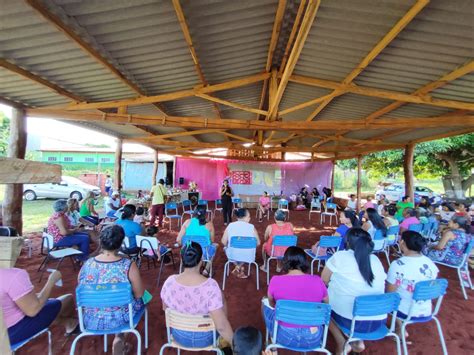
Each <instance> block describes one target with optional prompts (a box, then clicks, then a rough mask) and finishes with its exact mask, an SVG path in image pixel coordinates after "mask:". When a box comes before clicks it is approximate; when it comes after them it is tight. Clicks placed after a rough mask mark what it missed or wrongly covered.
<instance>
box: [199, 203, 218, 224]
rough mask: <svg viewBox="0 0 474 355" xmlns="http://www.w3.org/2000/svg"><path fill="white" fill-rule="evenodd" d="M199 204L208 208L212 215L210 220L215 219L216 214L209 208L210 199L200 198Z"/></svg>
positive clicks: (207, 211) (207, 210)
mask: <svg viewBox="0 0 474 355" xmlns="http://www.w3.org/2000/svg"><path fill="white" fill-rule="evenodd" d="M197 205H198V206H200V207H204V208H206V214H209V215H210V220H211V221H212V220H213V219H214V214H213V212H212V210H210V209H209V201H208V200H198V204H197Z"/></svg>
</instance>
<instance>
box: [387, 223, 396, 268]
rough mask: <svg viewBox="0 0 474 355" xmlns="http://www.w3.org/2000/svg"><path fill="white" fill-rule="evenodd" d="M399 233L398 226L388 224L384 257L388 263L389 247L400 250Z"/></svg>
mask: <svg viewBox="0 0 474 355" xmlns="http://www.w3.org/2000/svg"><path fill="white" fill-rule="evenodd" d="M399 233H400V226H399V225H396V226H390V227H388V229H387V237H386V238H385V248H384V252H385V257H386V258H387V262H388V263H389V264H390V247H394V248H396V249H398V251H399V252H400V247H399V246H398V239H399Z"/></svg>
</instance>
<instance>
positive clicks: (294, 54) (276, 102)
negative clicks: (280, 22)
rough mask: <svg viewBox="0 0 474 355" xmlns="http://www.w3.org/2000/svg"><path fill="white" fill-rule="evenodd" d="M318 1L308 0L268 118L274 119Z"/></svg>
mask: <svg viewBox="0 0 474 355" xmlns="http://www.w3.org/2000/svg"><path fill="white" fill-rule="evenodd" d="M320 3H321V1H320V0H309V2H308V6H307V8H306V11H305V14H304V18H303V21H302V22H301V26H300V29H299V31H298V34H297V36H296V39H295V44H294V45H293V48H292V50H291V54H290V56H289V58H288V62H287V63H286V66H285V70H284V71H283V74H282V76H281V80H280V83H279V85H278V89H277V93H276V95H275V100H274V101H273V103H272V105H271V106H270V107H269V109H268V119H270V120H272V119H274V118H275V117H276V115H277V112H278V106H279V105H280V101H281V99H282V98H283V93H284V92H285V89H286V86H287V85H288V81H289V79H290V76H291V74H292V73H293V70H294V68H295V66H296V63H297V62H298V59H299V57H300V54H301V51H302V50H303V47H304V44H305V42H306V38H307V37H308V34H309V31H310V30H311V27H312V25H313V22H314V19H315V18H316V13H317V12H318V9H319V5H320Z"/></svg>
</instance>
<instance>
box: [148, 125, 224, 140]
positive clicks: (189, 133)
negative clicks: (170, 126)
mask: <svg viewBox="0 0 474 355" xmlns="http://www.w3.org/2000/svg"><path fill="white" fill-rule="evenodd" d="M220 132H221V130H220V129H214V128H212V129H198V130H195V131H185V132H174V133H166V134H159V135H154V136H153V137H139V139H142V140H145V141H150V142H151V141H153V140H156V139H167V138H178V137H188V136H194V135H196V134H208V133H220Z"/></svg>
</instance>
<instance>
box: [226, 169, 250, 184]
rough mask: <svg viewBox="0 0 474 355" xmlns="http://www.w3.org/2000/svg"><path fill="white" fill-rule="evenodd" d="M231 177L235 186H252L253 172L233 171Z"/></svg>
mask: <svg viewBox="0 0 474 355" xmlns="http://www.w3.org/2000/svg"><path fill="white" fill-rule="evenodd" d="M230 176H231V179H232V184H234V185H252V172H251V171H232V172H231V173H230Z"/></svg>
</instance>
